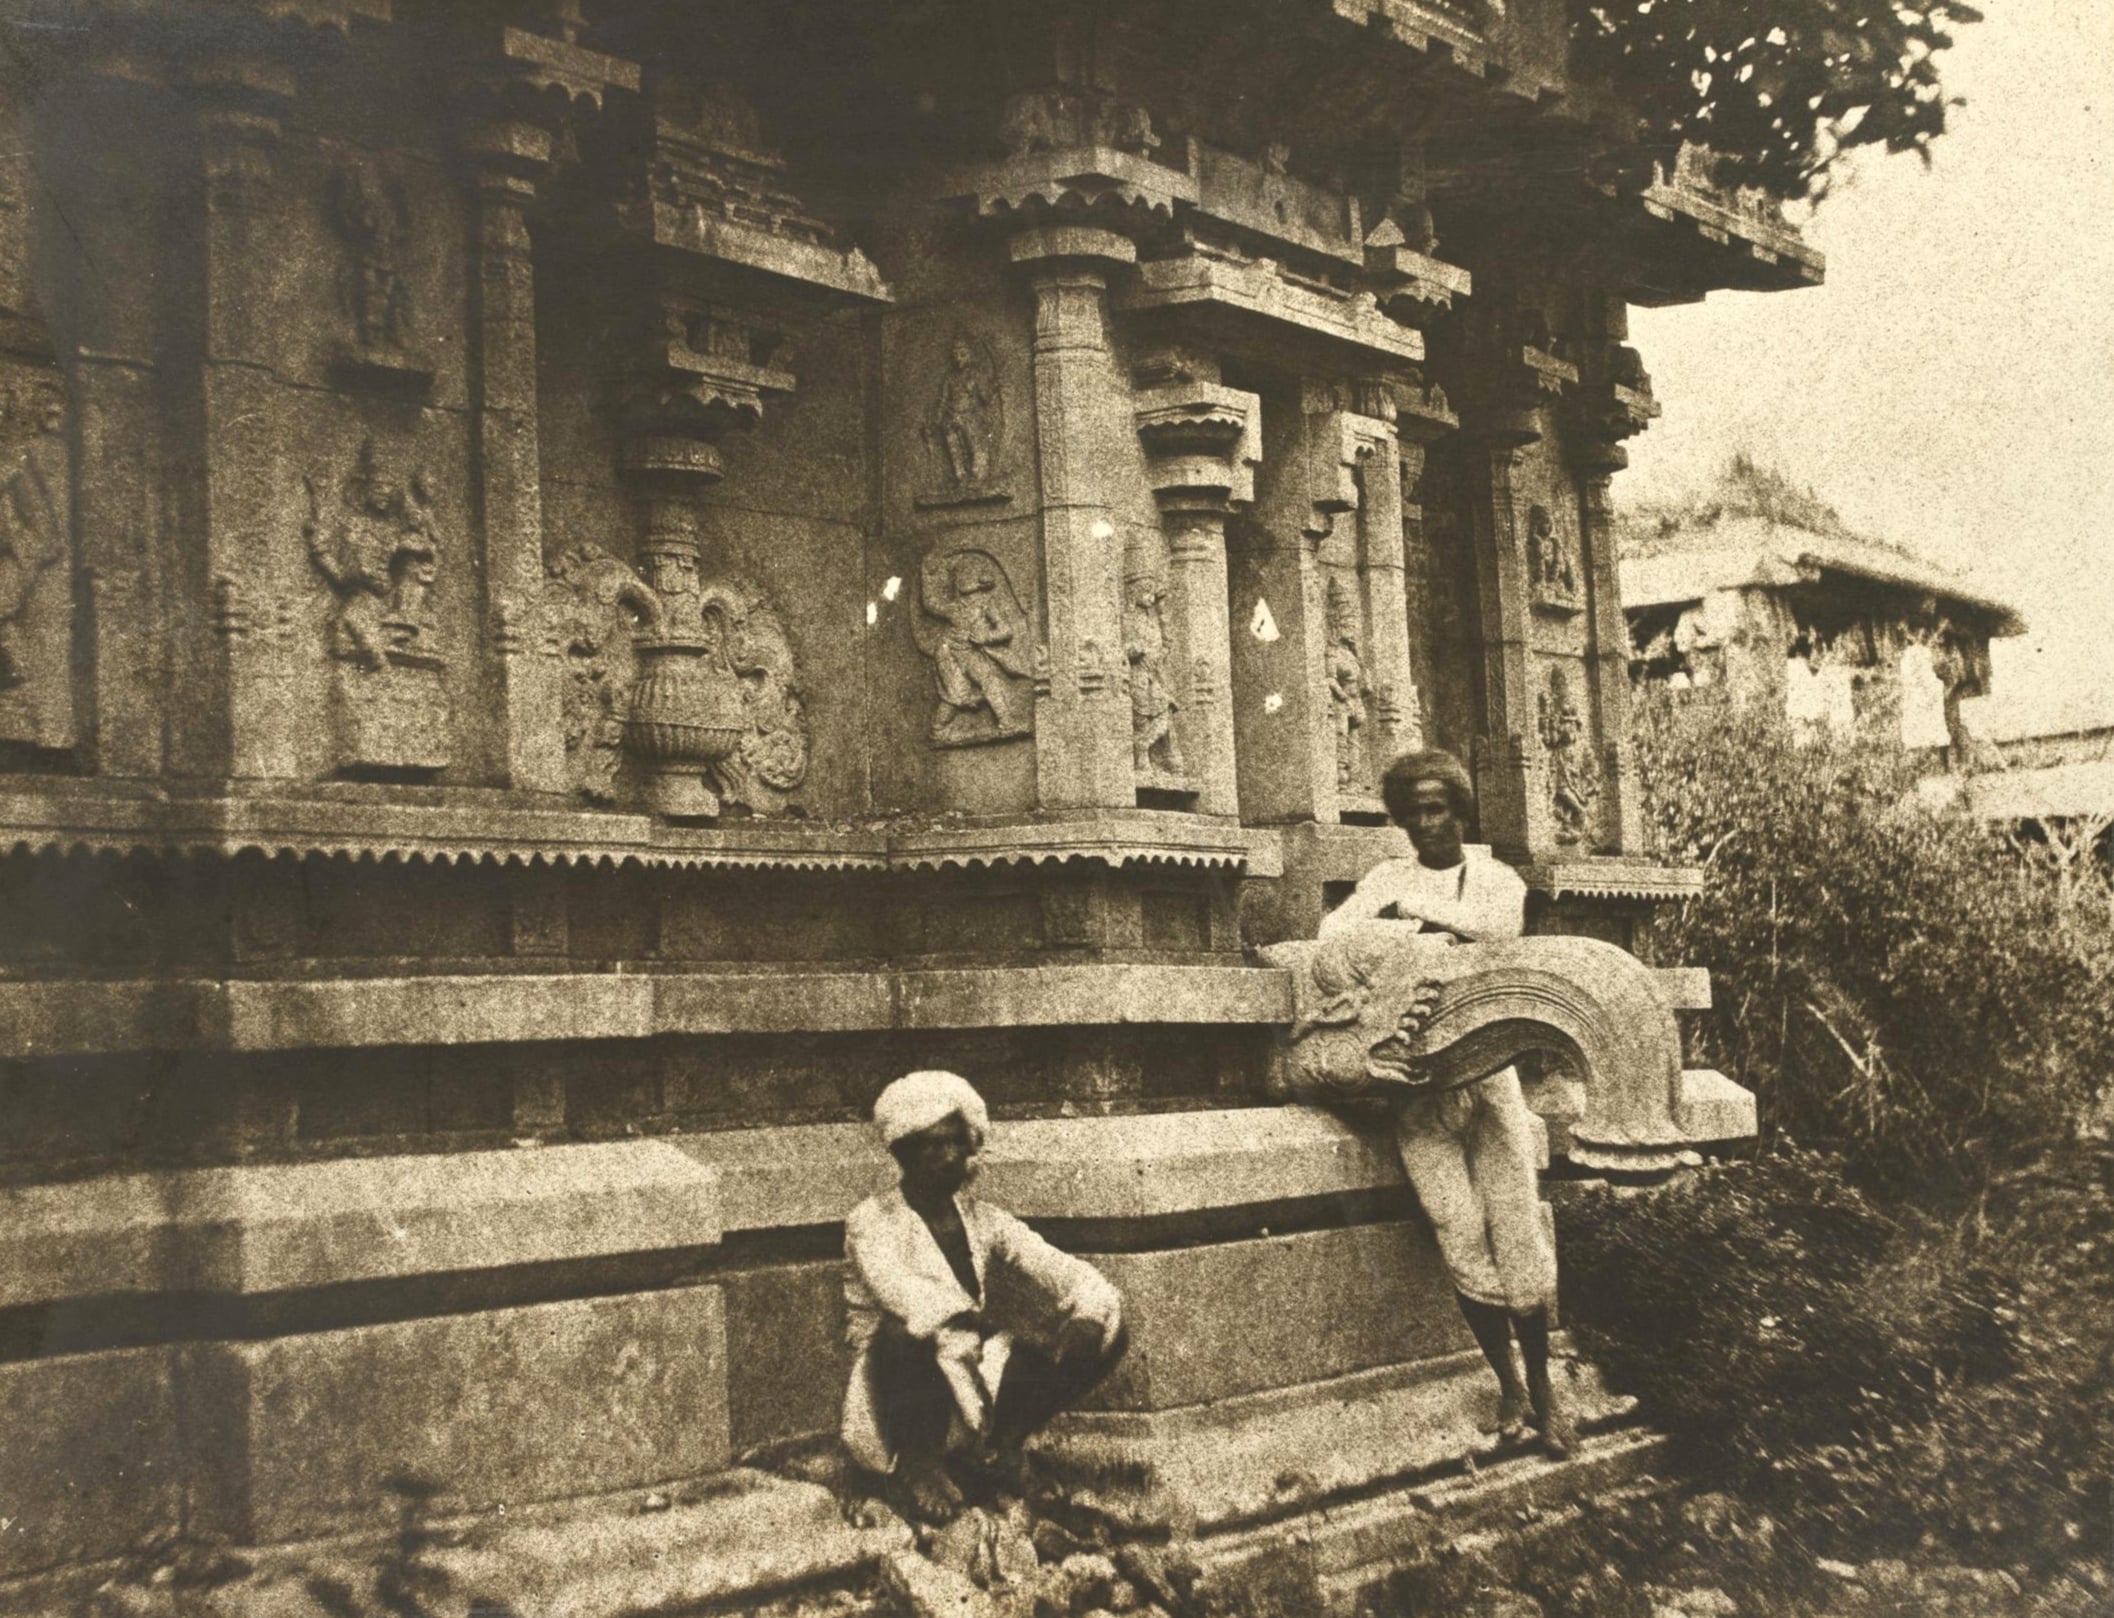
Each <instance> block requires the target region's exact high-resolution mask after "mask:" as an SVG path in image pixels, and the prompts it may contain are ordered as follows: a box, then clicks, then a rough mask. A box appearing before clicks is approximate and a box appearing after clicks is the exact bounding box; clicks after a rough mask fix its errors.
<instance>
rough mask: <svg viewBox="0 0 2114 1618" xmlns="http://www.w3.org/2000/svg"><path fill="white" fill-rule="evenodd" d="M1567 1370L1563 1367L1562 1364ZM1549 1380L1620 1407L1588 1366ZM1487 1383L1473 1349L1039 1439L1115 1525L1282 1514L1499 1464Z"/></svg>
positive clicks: (1582, 1404) (1096, 1418) (1084, 1423)
mask: <svg viewBox="0 0 2114 1618" xmlns="http://www.w3.org/2000/svg"><path fill="white" fill-rule="evenodd" d="M1566 1367H1568V1368H1569V1369H1568V1370H1567V1369H1566ZM1557 1374H1558V1375H1561V1376H1566V1381H1565V1384H1564V1385H1565V1387H1566V1389H1567V1392H1568V1396H1569V1399H1570V1403H1571V1408H1572V1411H1573V1413H1574V1414H1575V1416H1576V1417H1577V1419H1578V1420H1579V1421H1580V1422H1581V1423H1583V1424H1585V1425H1587V1426H1592V1425H1593V1424H1596V1423H1602V1422H1605V1421H1608V1420H1611V1419H1613V1418H1614V1417H1615V1416H1617V1415H1618V1414H1620V1413H1622V1412H1624V1411H1626V1410H1627V1409H1628V1408H1629V1406H1628V1404H1627V1403H1626V1402H1625V1401H1622V1400H1619V1399H1616V1398H1613V1397H1611V1396H1610V1395H1609V1394H1607V1392H1606V1391H1605V1390H1604V1389H1603V1388H1601V1386H1600V1385H1599V1382H1598V1380H1597V1378H1596V1377H1595V1376H1594V1375H1593V1374H1592V1373H1591V1371H1590V1370H1589V1369H1588V1368H1586V1367H1585V1366H1583V1365H1582V1364H1581V1363H1580V1362H1577V1361H1564V1362H1562V1364H1561V1365H1560V1366H1559V1368H1558V1369H1557ZM1496 1414H1497V1382H1496V1379H1495V1378H1493V1377H1492V1376H1491V1375H1490V1373H1489V1371H1488V1369H1487V1368H1486V1367H1485V1366H1484V1365H1483V1363H1482V1360H1481V1357H1480V1356H1479V1355H1477V1354H1475V1353H1474V1352H1473V1351H1469V1352H1464V1353H1460V1354H1454V1355H1447V1356H1444V1357H1441V1358H1438V1359H1431V1360H1425V1361H1422V1362H1420V1363H1418V1364H1415V1365H1390V1366H1383V1367H1380V1368H1378V1369H1375V1370H1370V1371H1362V1372H1356V1373H1353V1374H1351V1375H1348V1376H1342V1377H1337V1378H1334V1379H1331V1380H1316V1381H1313V1382H1309V1383H1307V1384H1305V1385H1304V1386H1279V1387H1274V1388H1271V1389H1269V1390H1267V1391H1264V1392H1260V1393H1253V1394H1246V1395H1242V1396H1238V1397H1233V1398H1227V1399H1222V1400H1219V1401H1217V1402H1216V1403H1213V1404H1196V1405H1188V1406H1184V1407H1182V1408H1180V1409H1173V1410H1155V1411H1138V1412H1130V1411H1121V1412H1118V1411H1105V1412H1104V1411H1093V1412H1088V1411H1075V1412H1073V1413H1072V1414H1071V1415H1069V1416H1066V1417H1064V1418H1062V1419H1061V1420H1060V1421H1059V1422H1058V1423H1057V1424H1055V1425H1054V1426H1053V1427H1052V1428H1051V1430H1050V1431H1049V1433H1048V1434H1046V1435H1045V1436H1044V1438H1043V1439H1042V1440H1040V1442H1039V1447H1040V1449H1041V1451H1042V1453H1043V1455H1044V1457H1045V1460H1046V1462H1047V1464H1048V1465H1050V1466H1051V1467H1052V1468H1053V1469H1055V1471H1056V1472H1057V1474H1058V1475H1059V1476H1060V1477H1063V1478H1066V1479H1068V1480H1071V1481H1073V1482H1074V1483H1075V1484H1076V1485H1077V1487H1076V1488H1075V1489H1074V1499H1075V1500H1078V1499H1079V1498H1080V1494H1079V1490H1080V1489H1084V1490H1087V1491H1089V1492H1090V1493H1091V1495H1092V1496H1093V1497H1094V1498H1095V1499H1096V1500H1097V1501H1098V1502H1100V1504H1101V1505H1102V1506H1103V1508H1104V1509H1106V1510H1108V1511H1109V1512H1110V1514H1111V1515H1113V1516H1115V1517H1116V1518H1117V1519H1118V1520H1125V1519H1135V1520H1137V1521H1139V1522H1146V1523H1149V1522H1153V1521H1159V1522H1163V1523H1164V1522H1166V1521H1169V1520H1180V1521H1188V1522H1194V1523H1195V1524H1196V1525H1197V1526H1198V1527H1199V1528H1200V1529H1205V1530H1208V1529H1211V1528H1214V1527H1218V1526H1222V1525H1226V1524H1231V1523H1236V1522H1244V1521H1259V1520H1264V1519H1271V1518H1281V1517H1288V1516H1292V1515H1294V1514H1296V1513H1298V1512H1300V1511H1303V1510H1306V1509H1308V1508H1309V1507H1311V1506H1313V1505H1316V1504H1318V1503H1319V1502H1321V1501H1323V1500H1325V1499H1328V1498H1330V1497H1332V1496H1336V1495H1340V1494H1345V1493H1354V1492H1357V1491H1359V1490H1363V1489H1367V1488H1370V1487H1371V1486H1372V1485H1374V1484H1375V1483H1378V1482H1381V1481H1383V1480H1386V1479H1389V1478H1399V1477H1407V1476H1412V1475H1414V1474H1416V1473H1419V1472H1424V1471H1429V1470H1431V1469H1433V1468H1436V1467H1440V1466H1444V1465H1449V1464H1453V1463H1457V1462H1458V1461H1460V1460H1461V1459H1462V1458H1463V1457H1469V1456H1474V1457H1478V1458H1480V1459H1481V1460H1483V1461H1486V1462H1487V1461H1490V1460H1494V1459H1497V1458H1499V1455H1500V1453H1501V1452H1500V1447H1499V1444H1498V1441H1497V1440H1496V1438H1495V1437H1494V1436H1493V1435H1494V1433H1495V1430H1496Z"/></svg>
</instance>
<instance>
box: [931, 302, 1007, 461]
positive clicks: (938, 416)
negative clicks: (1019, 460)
mask: <svg viewBox="0 0 2114 1618" xmlns="http://www.w3.org/2000/svg"><path fill="white" fill-rule="evenodd" d="M1004 426H1005V422H1004V402H1003V401H1002V400H1001V398H1000V397H999V390H998V367H997V366H996V365H995V364H994V363H993V362H992V359H991V353H990V350H989V349H988V348H987V347H986V346H985V345H983V344H981V343H979V342H977V341H976V340H975V339H974V338H972V337H971V336H970V335H969V334H968V332H966V331H961V330H957V331H956V332H955V333H954V335H953V337H952V338H951V339H950V340H949V342H948V344H947V364H946V369H945V370H944V371H943V372H942V373H941V376H940V386H939V392H938V395H937V397H936V398H935V399H934V401H933V407H932V415H931V417H930V419H929V420H928V421H927V422H926V426H925V441H926V448H927V450H928V451H929V453H930V455H931V457H932V464H933V469H934V472H935V474H936V478H937V487H938V489H939V490H940V491H942V492H943V493H945V494H951V495H954V496H957V497H960V496H975V495H979V494H983V493H985V492H987V491H988V489H989V486H990V483H991V479H992V477H993V476H994V474H995V473H996V471H997V466H998V448H999V435H1000V433H1001V432H1002V431H1003V429H1004Z"/></svg>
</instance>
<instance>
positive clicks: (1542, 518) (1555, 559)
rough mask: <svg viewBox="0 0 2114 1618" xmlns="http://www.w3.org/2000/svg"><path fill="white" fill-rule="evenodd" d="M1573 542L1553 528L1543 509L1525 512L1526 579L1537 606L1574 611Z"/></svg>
mask: <svg viewBox="0 0 2114 1618" xmlns="http://www.w3.org/2000/svg"><path fill="white" fill-rule="evenodd" d="M1581 571H1582V570H1581V568H1580V566H1579V559H1578V545H1577V541H1576V540H1575V539H1573V538H1572V536H1571V535H1570V534H1568V533H1566V532H1564V531H1562V530H1561V529H1559V528H1558V527H1557V526H1556V523H1555V520H1554V519H1553V518H1552V517H1551V516H1550V515H1549V508H1548V507H1547V506H1542V505H1535V506H1530V507H1529V508H1528V510H1527V578H1528V581H1529V583H1530V585H1531V586H1532V589H1533V593H1534V604H1535V605H1536V606H1537V607H1552V608H1556V609H1558V610H1560V611H1564V612H1576V611H1577V610H1578V609H1579V608H1580V606H1581V605H1582V603H1581V601H1580V599H1579V593H1578V590H1579V582H1578V581H1579V575H1580V573H1581Z"/></svg>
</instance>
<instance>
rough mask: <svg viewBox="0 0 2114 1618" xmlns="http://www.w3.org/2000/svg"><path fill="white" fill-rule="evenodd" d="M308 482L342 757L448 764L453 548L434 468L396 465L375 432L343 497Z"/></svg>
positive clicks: (397, 765) (309, 536)
mask: <svg viewBox="0 0 2114 1618" xmlns="http://www.w3.org/2000/svg"><path fill="white" fill-rule="evenodd" d="M303 481H304V482H305V484H306V486H307V490H308V519H307V521H306V522H305V523H304V524H303V525H302V537H303V539H304V541H305V542H306V544H307V548H308V557H309V561H310V562H311V563H312V564H313V565H314V567H315V569H316V571H317V573H318V574H320V575H321V576H322V579H323V582H324V584H325V585H326V586H328V588H329V590H330V593H331V596H332V606H331V612H330V619H329V625H328V629H327V631H326V646H327V649H328V651H329V653H330V656H331V659H332V662H333V664H334V665H335V667H336V669H337V699H338V706H337V710H336V716H335V717H336V724H337V729H338V744H339V747H338V750H339V761H340V764H341V765H345V766H352V767H356V768H383V769H417V770H432V769H439V768H441V767H443V766H444V765H445V764H446V763H447V762H448V699H447V693H446V691H445V689H444V688H443V686H442V684H441V670H442V669H443V668H445V667H446V666H447V659H446V658H445V657H444V656H442V654H441V650H440V647H439V645H438V637H437V635H436V633H435V631H434V627H433V621H432V595H433V589H434V585H435V583H436V581H437V580H438V578H439V574H440V564H441V554H442V551H441V542H440V535H439V531H438V528H437V526H436V524H435V521H434V517H433V509H432V499H433V497H432V490H431V487H430V484H429V482H428V479H427V477H426V474H425V473H424V472H423V471H413V472H411V473H409V474H408V475H406V474H403V473H400V472H398V471H397V470H395V469H394V468H392V467H390V466H389V465H387V464H386V463H385V462H384V461H383V459H382V458H381V456H380V454H379V453H378V452H377V450H376V448H375V443H374V440H373V439H372V438H369V439H367V440H365V441H364V442H363V443H362V444H361V446H360V453H359V459H358V461H357V462H356V463H355V465H354V468H353V470H352V473H351V475H350V476H348V477H347V478H346V479H345V481H344V483H343V485H342V487H341V488H340V490H339V497H338V499H337V500H336V501H335V502H332V501H326V500H325V498H324V496H323V493H322V491H321V490H319V489H318V488H317V486H316V480H315V479H314V478H307V479H304V480H303Z"/></svg>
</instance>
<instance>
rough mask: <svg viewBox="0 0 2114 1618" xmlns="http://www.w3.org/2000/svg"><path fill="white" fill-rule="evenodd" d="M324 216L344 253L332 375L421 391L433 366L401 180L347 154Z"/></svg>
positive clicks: (334, 179)
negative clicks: (423, 332)
mask: <svg viewBox="0 0 2114 1618" xmlns="http://www.w3.org/2000/svg"><path fill="white" fill-rule="evenodd" d="M327 212H328V218H329V221H330V225H331V228H332V230H333V231H334V232H335V233H336V235H337V238H338V242H339V245H340V250H341V253H342V260H341V263H340V265H339V271H338V308H339V315H340V318H341V320H342V322H343V335H342V336H341V337H340V339H339V341H338V343H337V344H336V347H335V350H334V357H333V362H332V369H333V371H334V373H335V374H336V375H337V376H338V377H339V379H340V380H342V381H347V382H351V383H355V384H364V385H367V386H370V387H374V386H380V387H390V388H403V389H407V390H414V391H415V390H419V389H423V388H424V387H425V386H426V385H427V384H429V383H430V382H431V381H432V380H433V362H432V360H431V358H430V357H428V356H427V355H426V354H425V353H424V352H423V351H421V349H420V348H419V345H418V336H417V333H418V326H419V321H418V318H417V311H416V309H415V307H414V305H415V301H416V300H415V294H414V290H413V275H412V271H411V256H412V251H413V241H414V235H413V219H412V210H411V202H410V193H409V191H408V190H407V188H406V186H405V184H404V178H403V176H402V175H401V174H399V173H397V172H396V171H395V170H394V169H393V168H391V167H390V166H388V165H386V164H385V163H383V162H381V161H380V160H378V159H375V158H372V157H367V156H364V155H360V156H353V157H348V158H346V159H345V160H343V161H341V162H340V163H338V164H337V165H336V167H334V168H333V169H332V170H331V171H330V178H329V196H328V210H327Z"/></svg>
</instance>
